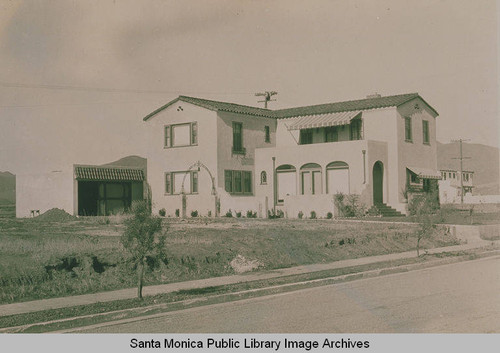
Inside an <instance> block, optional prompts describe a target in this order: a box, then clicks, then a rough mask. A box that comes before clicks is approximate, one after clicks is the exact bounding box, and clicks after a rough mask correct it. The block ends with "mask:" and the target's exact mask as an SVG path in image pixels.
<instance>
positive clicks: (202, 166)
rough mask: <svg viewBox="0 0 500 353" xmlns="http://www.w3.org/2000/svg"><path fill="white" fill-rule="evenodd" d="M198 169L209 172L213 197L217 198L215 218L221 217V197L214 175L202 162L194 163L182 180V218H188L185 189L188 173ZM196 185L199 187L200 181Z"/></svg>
mask: <svg viewBox="0 0 500 353" xmlns="http://www.w3.org/2000/svg"><path fill="white" fill-rule="evenodd" d="M195 167H196V168H198V171H200V168H203V169H205V170H206V171H207V173H208V175H209V176H210V180H211V182H212V195H214V197H215V217H219V213H220V200H219V195H217V189H216V188H215V179H214V177H213V175H212V173H211V172H210V169H208V167H207V166H206V165H205V164H203V163H201V162H200V161H198V162H196V163H194V164H193V165H191V166H190V167H189V168H188V170H187V172H186V174H184V178H183V179H182V185H181V195H182V218H186V209H187V195H186V192H185V189H184V183H185V182H186V177H187V176H188V173H189V172H190V171H191V170H192V169H194V168H195ZM196 185H198V181H197V182H196ZM197 187H198V186H197Z"/></svg>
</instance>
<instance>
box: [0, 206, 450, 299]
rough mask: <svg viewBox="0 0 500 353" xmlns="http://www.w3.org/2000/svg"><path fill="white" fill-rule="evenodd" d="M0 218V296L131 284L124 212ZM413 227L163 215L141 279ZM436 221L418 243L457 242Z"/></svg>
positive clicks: (376, 244)
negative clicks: (161, 252) (159, 248)
mask: <svg viewBox="0 0 500 353" xmlns="http://www.w3.org/2000/svg"><path fill="white" fill-rule="evenodd" d="M54 219H56V220H57V219H58V217H55V216H54V215H52V216H51V217H46V218H45V219H44V218H43V217H41V218H39V219H38V218H34V219H2V220H0V230H1V232H0V302H2V303H5V302H14V301H23V300H31V299H39V298H46V297H55V296H64V295H70V294H82V293H91V292H97V291H102V290H111V289H118V288H125V287H133V286H134V285H135V275H134V269H133V267H132V265H131V262H130V261H129V258H128V254H127V253H126V251H125V250H124V249H123V247H122V245H121V243H120V237H119V236H120V235H121V233H122V231H123V224H122V221H123V217H121V218H120V217H114V218H113V217H103V218H96V217H94V218H84V219H82V218H80V219H77V218H74V217H62V220H61V221H54ZM417 227H418V226H417V225H415V226H412V225H406V224H383V223H380V224H377V223H346V222H341V221H335V220H284V219H275V220H262V219H245V218H220V219H210V218H196V219H186V220H179V219H168V218H167V219H165V220H164V229H165V230H166V231H167V233H166V234H167V243H166V250H165V252H166V256H165V257H164V258H162V259H157V260H155V259H150V261H149V265H150V269H149V272H148V273H147V276H146V283H147V284H156V283H167V282H176V281H184V280H190V279H198V278H206V277H212V276H221V275H228V274H233V273H235V272H239V271H241V270H242V269H247V270H248V269H253V270H260V269H275V268H283V267H289V266H295V265H302V264H310V263H321V262H331V261H336V260H340V259H346V258H356V257H362V256H370V255H379V254H385V253H392V252H401V251H406V250H411V249H415V245H416V239H415V231H416V230H417ZM457 243H458V241H457V240H456V239H455V238H453V237H452V236H451V235H450V234H446V232H445V230H444V228H442V227H439V226H438V227H437V228H436V229H435V230H434V233H433V234H432V235H431V236H429V237H428V238H426V239H425V240H424V242H423V247H424V248H425V247H427V248H430V247H438V246H445V245H452V244H457Z"/></svg>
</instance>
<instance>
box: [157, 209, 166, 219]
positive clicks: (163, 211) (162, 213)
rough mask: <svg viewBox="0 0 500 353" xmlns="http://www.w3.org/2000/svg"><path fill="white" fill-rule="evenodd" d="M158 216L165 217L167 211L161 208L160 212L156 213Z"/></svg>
mask: <svg viewBox="0 0 500 353" xmlns="http://www.w3.org/2000/svg"><path fill="white" fill-rule="evenodd" d="M158 214H159V215H160V216H162V217H165V215H166V214H167V211H166V210H165V209H164V208H162V209H161V210H160V211H158Z"/></svg>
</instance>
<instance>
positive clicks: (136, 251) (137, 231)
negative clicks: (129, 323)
mask: <svg viewBox="0 0 500 353" xmlns="http://www.w3.org/2000/svg"><path fill="white" fill-rule="evenodd" d="M161 230H162V221H161V219H160V218H159V217H156V216H152V215H151V209H150V208H149V205H148V203H147V202H146V201H137V202H134V203H133V204H132V217H130V218H128V219H127V220H126V221H125V230H124V232H123V234H122V237H121V243H122V244H123V247H124V248H125V249H127V251H128V252H129V253H130V255H131V257H132V262H133V263H134V265H135V266H136V271H137V296H138V297H139V299H142V286H143V284H144V272H145V267H147V266H148V263H147V258H148V257H151V258H158V257H160V256H161V254H162V252H163V248H164V246H165V237H164V236H160V237H157V236H156V235H157V234H158V233H160V232H161Z"/></svg>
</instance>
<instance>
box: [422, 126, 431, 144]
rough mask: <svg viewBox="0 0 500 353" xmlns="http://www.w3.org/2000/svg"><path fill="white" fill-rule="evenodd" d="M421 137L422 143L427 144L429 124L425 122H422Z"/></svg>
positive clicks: (428, 141)
mask: <svg viewBox="0 0 500 353" xmlns="http://www.w3.org/2000/svg"><path fill="white" fill-rule="evenodd" d="M422 136H423V142H424V143H425V144H427V145H428V144H429V143H430V140H429V122H428V121H427V120H422Z"/></svg>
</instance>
